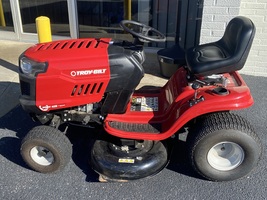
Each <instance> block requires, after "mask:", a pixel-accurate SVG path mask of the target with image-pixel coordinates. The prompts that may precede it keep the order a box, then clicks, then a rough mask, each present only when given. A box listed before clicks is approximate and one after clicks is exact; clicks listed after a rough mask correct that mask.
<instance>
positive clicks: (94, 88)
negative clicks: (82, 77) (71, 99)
mask: <svg viewBox="0 0 267 200" xmlns="http://www.w3.org/2000/svg"><path fill="white" fill-rule="evenodd" d="M102 87H103V83H94V84H87V85H84V84H82V85H75V86H74V88H73V89H72V92H71V96H80V95H92V94H99V93H100V92H101V89H102Z"/></svg>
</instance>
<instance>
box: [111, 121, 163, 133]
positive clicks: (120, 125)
mask: <svg viewBox="0 0 267 200" xmlns="http://www.w3.org/2000/svg"><path fill="white" fill-rule="evenodd" d="M108 124H109V126H110V127H112V128H114V129H118V130H121V131H126V132H140V133H151V134H158V133H160V132H161V124H157V123H154V124H136V123H125V122H114V121H113V122H108Z"/></svg>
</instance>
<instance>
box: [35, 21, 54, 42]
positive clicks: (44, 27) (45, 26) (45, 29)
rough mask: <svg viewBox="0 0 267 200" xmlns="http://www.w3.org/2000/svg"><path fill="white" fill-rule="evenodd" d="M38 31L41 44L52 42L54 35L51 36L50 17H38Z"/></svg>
mask: <svg viewBox="0 0 267 200" xmlns="http://www.w3.org/2000/svg"><path fill="white" fill-rule="evenodd" d="M35 22H36V29H37V34H38V41H39V43H44V42H51V41H52V34H51V25H50V19H49V18H48V17H44V16H41V17H37V18H36V20H35Z"/></svg>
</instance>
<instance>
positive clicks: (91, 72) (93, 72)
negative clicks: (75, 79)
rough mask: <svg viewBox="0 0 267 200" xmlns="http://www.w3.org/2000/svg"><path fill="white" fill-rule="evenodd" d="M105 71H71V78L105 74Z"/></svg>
mask: <svg viewBox="0 0 267 200" xmlns="http://www.w3.org/2000/svg"><path fill="white" fill-rule="evenodd" d="M106 70H107V69H92V70H82V71H71V72H70V75H71V76H87V75H91V74H105V73H106Z"/></svg>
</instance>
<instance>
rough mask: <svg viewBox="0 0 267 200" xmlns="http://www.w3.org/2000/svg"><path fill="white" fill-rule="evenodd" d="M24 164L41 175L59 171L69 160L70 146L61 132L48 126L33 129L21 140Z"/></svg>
mask: <svg viewBox="0 0 267 200" xmlns="http://www.w3.org/2000/svg"><path fill="white" fill-rule="evenodd" d="M20 152H21V155H22V158H23V160H24V161H25V162H26V164H27V165H28V166H29V167H31V168H32V169H33V170H35V171H38V172H41V173H52V172H58V171H61V170H62V169H63V168H64V167H65V166H66V165H67V164H68V162H69V160H70V159H71V154H72V145H71V143H70V141H69V139H68V138H67V136H65V135H64V134H63V133H62V132H60V131H59V130H57V129H55V128H52V127H49V126H37V127H34V128H33V129H32V130H31V131H30V132H29V133H28V134H27V135H26V136H25V138H24V139H23V140H22V143H21V150H20Z"/></svg>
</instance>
